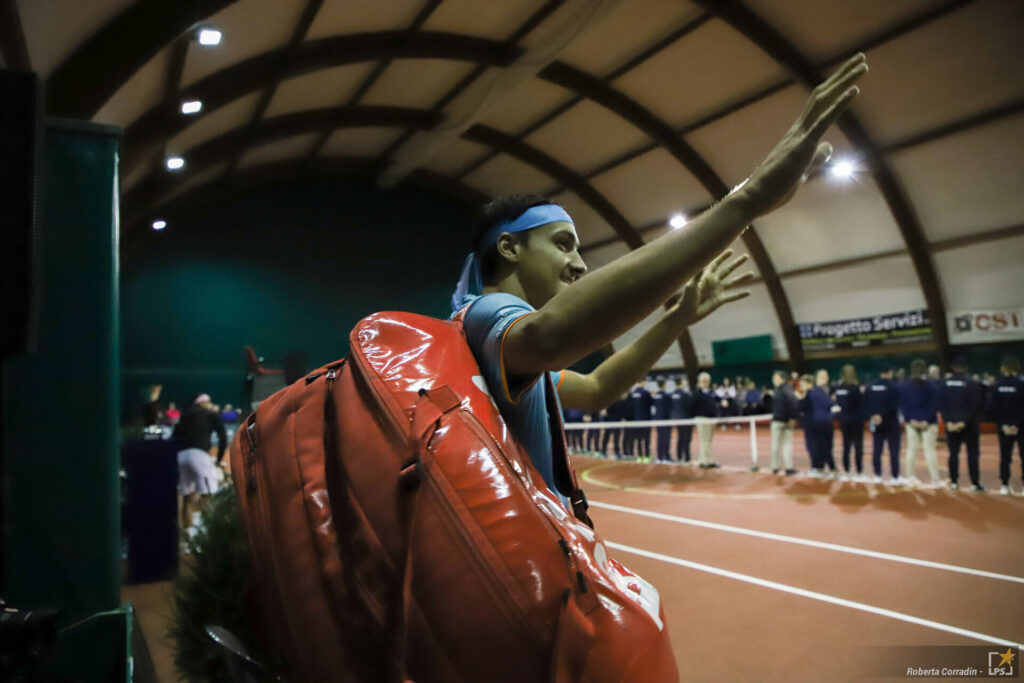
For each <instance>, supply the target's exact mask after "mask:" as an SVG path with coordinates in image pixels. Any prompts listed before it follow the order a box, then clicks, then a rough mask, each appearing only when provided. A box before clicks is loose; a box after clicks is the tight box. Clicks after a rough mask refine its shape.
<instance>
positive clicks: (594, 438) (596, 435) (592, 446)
mask: <svg viewBox="0 0 1024 683" xmlns="http://www.w3.org/2000/svg"><path fill="white" fill-rule="evenodd" d="M587 450H588V451H599V450H601V430H600V429H598V428H596V427H595V428H593V429H588V430H587Z"/></svg>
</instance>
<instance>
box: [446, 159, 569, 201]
mask: <svg viewBox="0 0 1024 683" xmlns="http://www.w3.org/2000/svg"><path fill="white" fill-rule="evenodd" d="M463 180H464V181H465V182H466V183H467V184H469V185H471V186H472V187H475V188H476V189H478V190H480V191H481V192H486V193H487V194H489V195H491V196H494V197H497V196H499V195H504V194H511V193H513V192H532V193H540V192H544V191H545V190H546V189H547V188H549V187H551V184H552V183H553V182H554V180H553V179H552V178H551V176H549V175H547V174H546V173H542V172H540V171H538V170H537V169H536V168H534V167H533V166H530V165H529V164H526V163H524V162H522V161H519V159H516V158H515V157H511V156H508V155H507V154H499V155H498V156H496V157H494V158H493V159H491V160H490V161H488V162H487V163H486V164H484V165H483V166H481V167H480V168H478V169H476V170H475V171H473V172H472V173H471V174H469V175H468V176H466V177H465V178H464V179H463Z"/></svg>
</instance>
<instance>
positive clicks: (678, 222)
mask: <svg viewBox="0 0 1024 683" xmlns="http://www.w3.org/2000/svg"><path fill="white" fill-rule="evenodd" d="M668 224H669V225H671V226H672V229H673V230H675V229H676V228H681V227H683V226H684V225H686V216H684V215H683V214H681V213H677V214H675V215H673V216H672V218H669V219H668Z"/></svg>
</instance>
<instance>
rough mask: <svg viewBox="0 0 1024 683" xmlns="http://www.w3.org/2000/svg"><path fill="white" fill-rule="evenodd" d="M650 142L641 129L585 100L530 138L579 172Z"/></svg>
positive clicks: (530, 141)
mask: <svg viewBox="0 0 1024 683" xmlns="http://www.w3.org/2000/svg"><path fill="white" fill-rule="evenodd" d="M649 141H650V139H649V138H648V137H647V136H646V135H645V134H644V133H643V131H641V130H640V129H639V128H637V127H636V126H632V125H630V124H629V123H627V122H626V121H625V120H624V119H622V118H621V117H619V116H616V115H615V114H613V113H612V112H611V111H609V110H608V109H605V108H604V107H602V106H600V105H598V104H595V103H594V102H592V101H590V100H583V101H582V102H580V103H579V104H577V105H576V106H575V107H573V108H572V109H570V110H569V111H567V112H565V113H564V114H562V115H561V116H559V117H558V118H556V119H554V120H553V121H551V122H550V123H548V124H547V125H545V126H544V127H543V128H541V129H540V130H538V131H536V132H535V133H532V134H530V136H529V137H527V138H526V142H528V143H530V144H531V145H533V146H535V147H539V148H540V149H543V150H545V151H547V152H548V153H549V154H551V155H552V156H554V157H555V158H556V159H558V160H559V161H561V162H562V163H564V164H565V165H566V166H569V167H570V168H572V169H573V170H575V171H577V172H578V173H586V172H587V171H590V170H591V169H593V168H596V167H597V166H599V165H600V164H601V163H602V162H605V161H608V160H609V159H613V158H615V157H617V156H619V155H621V154H623V153H625V152H628V151H630V150H632V149H635V148H637V147H641V146H643V145H644V144H647V143H648V142H649Z"/></svg>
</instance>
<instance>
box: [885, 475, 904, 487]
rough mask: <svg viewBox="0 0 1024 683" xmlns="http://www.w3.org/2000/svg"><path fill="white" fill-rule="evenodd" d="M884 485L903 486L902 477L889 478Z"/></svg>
mask: <svg viewBox="0 0 1024 683" xmlns="http://www.w3.org/2000/svg"><path fill="white" fill-rule="evenodd" d="M885 483H886V484H887V485H888V486H903V477H889V478H888V479H886V480H885Z"/></svg>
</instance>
